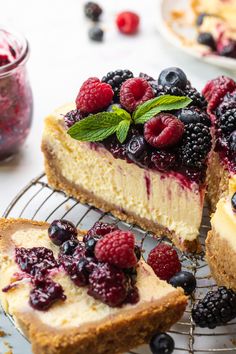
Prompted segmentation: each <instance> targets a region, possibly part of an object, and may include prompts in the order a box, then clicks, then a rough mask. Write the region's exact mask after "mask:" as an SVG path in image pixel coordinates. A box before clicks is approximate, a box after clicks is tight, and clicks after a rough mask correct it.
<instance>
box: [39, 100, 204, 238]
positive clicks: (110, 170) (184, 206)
mask: <svg viewBox="0 0 236 354" xmlns="http://www.w3.org/2000/svg"><path fill="white" fill-rule="evenodd" d="M72 108H73V107H71V106H65V107H63V108H62V109H60V110H58V111H56V112H55V114H54V115H52V116H50V117H48V118H47V119H46V129H45V130H44V135H43V142H44V143H46V145H47V146H48V147H49V149H50V150H51V151H52V152H53V154H54V156H55V158H56V161H55V162H56V165H57V167H58V169H59V171H60V173H61V174H62V176H63V177H64V178H65V179H66V180H68V181H69V182H71V183H73V184H75V185H78V187H82V188H83V189H85V190H87V191H88V192H91V193H93V194H95V195H96V197H98V198H101V199H102V200H105V201H106V202H108V203H110V204H112V205H115V206H116V207H117V208H119V209H120V210H121V211H122V210H124V211H128V212H129V213H133V214H135V215H138V216H139V217H141V218H144V219H147V220H150V221H152V222H154V223H157V224H160V225H163V226H165V227H167V228H168V229H169V230H170V231H174V232H175V234H176V235H177V236H179V238H180V239H184V240H189V241H192V240H194V239H195V238H196V237H197V235H198V234H199V227H200V223H201V217H202V204H203V195H204V191H203V189H202V190H199V186H198V185H197V184H196V183H192V184H191V183H189V185H188V186H186V185H185V184H184V183H183V182H182V181H181V175H179V176H178V177H177V175H171V174H168V173H161V172H158V171H153V170H145V169H142V168H140V167H139V166H137V165H136V164H133V163H127V162H126V161H124V160H121V159H115V158H114V157H113V156H112V154H111V153H110V152H109V151H108V150H106V149H105V148H103V147H102V146H98V145H97V146H96V147H94V146H93V144H89V143H81V142H78V141H76V140H74V139H72V138H71V137H70V136H69V135H68V134H67V133H66V130H65V128H64V125H63V120H62V116H63V114H65V113H66V112H68V111H70V110H71V109H72ZM185 180H186V178H185Z"/></svg>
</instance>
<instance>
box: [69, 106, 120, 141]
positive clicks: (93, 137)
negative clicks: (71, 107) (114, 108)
mask: <svg viewBox="0 0 236 354" xmlns="http://www.w3.org/2000/svg"><path fill="white" fill-rule="evenodd" d="M121 121H122V117H120V116H118V115H117V114H116V113H112V112H101V113H97V114H94V115H91V116H89V117H87V118H84V119H82V120H81V121H79V122H77V123H75V124H74V125H73V126H72V127H71V128H70V129H69V130H68V131H67V133H68V134H69V135H70V136H71V137H72V138H74V139H76V140H79V141H101V140H104V139H105V138H107V137H108V136H110V135H112V134H114V133H115V132H116V130H117V127H118V126H119V123H120V122H121Z"/></svg>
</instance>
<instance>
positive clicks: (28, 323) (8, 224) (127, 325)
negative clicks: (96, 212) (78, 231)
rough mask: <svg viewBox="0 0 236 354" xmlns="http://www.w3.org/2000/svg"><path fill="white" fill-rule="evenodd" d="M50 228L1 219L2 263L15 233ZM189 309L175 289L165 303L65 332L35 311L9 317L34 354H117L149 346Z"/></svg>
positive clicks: (148, 304)
mask: <svg viewBox="0 0 236 354" xmlns="http://www.w3.org/2000/svg"><path fill="white" fill-rule="evenodd" d="M48 226H49V224H48V223H45V222H37V221H32V220H27V219H3V218H2V219H0V256H1V261H2V262H7V259H8V258H9V256H10V254H12V252H13V251H14V248H15V246H14V243H13V241H12V239H11V235H12V234H13V233H14V232H16V231H17V230H19V229H25V228H37V229H45V228H48ZM32 237H33V236H32ZM11 257H12V255H11ZM1 297H2V294H1ZM2 300H3V299H2ZM5 301H6V299H5ZM186 305H187V297H186V296H185V295H184V293H183V290H182V289H180V288H177V289H175V288H173V292H171V293H170V294H167V295H165V296H163V297H162V298H161V299H158V300H153V301H148V302H146V303H143V304H140V306H137V307H136V308H135V309H132V308H131V309H130V308H129V309H125V310H124V311H121V312H118V313H117V314H114V315H112V316H108V317H105V318H104V319H103V320H99V321H94V322H90V323H86V324H84V325H82V326H80V327H79V328H78V327H77V328H76V327H74V328H70V329H68V328H67V329H63V330H61V329H60V328H55V327H50V326H48V325H47V324H45V323H43V322H42V321H41V320H40V318H39V317H38V316H37V312H38V311H36V310H33V309H32V310H31V309H30V310H27V311H22V312H21V311H19V312H16V313H9V315H11V316H12V317H13V319H14V320H15V323H16V325H17V327H18V328H19V329H20V330H21V331H22V332H23V333H24V334H25V335H26V337H27V338H28V339H29V340H30V341H31V343H32V349H33V352H34V354H45V353H47V354H78V353H79V354H87V353H89V352H93V353H94V354H112V353H113V354H116V353H121V352H124V351H126V350H129V349H131V347H135V346H138V345H141V344H144V343H147V342H148V341H149V340H150V338H151V336H152V335H153V334H154V333H155V332H156V331H166V330H168V329H169V328H170V327H171V326H172V325H173V324H174V323H175V322H177V321H178V320H179V319H180V318H181V316H182V315H183V312H184V310H185V308H186ZM61 306H63V304H62V305H61ZM5 310H6V313H7V309H5ZM49 311H50V310H49ZM130 343H132V344H130ZM95 348H96V351H94V350H95Z"/></svg>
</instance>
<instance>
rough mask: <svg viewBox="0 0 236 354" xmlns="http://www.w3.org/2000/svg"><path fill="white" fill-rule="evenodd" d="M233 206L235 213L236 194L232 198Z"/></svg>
mask: <svg viewBox="0 0 236 354" xmlns="http://www.w3.org/2000/svg"><path fill="white" fill-rule="evenodd" d="M231 205H232V209H233V211H235V212H236V192H235V193H234V194H233V196H232V198H231Z"/></svg>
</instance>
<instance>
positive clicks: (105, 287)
mask: <svg viewBox="0 0 236 354" xmlns="http://www.w3.org/2000/svg"><path fill="white" fill-rule="evenodd" d="M128 293H129V280H128V277H127V276H126V275H125V273H124V272H123V271H122V270H120V269H118V268H116V267H115V266H113V265H111V264H108V263H105V264H102V263H101V264H99V265H98V266H97V267H95V268H94V270H93V272H92V273H91V274H90V276H89V290H88V294H89V295H90V296H93V297H94V298H95V299H98V300H100V301H102V302H104V303H105V304H107V305H109V306H111V307H116V306H120V305H121V304H122V303H123V302H124V301H125V299H126V297H127V295H128Z"/></svg>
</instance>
